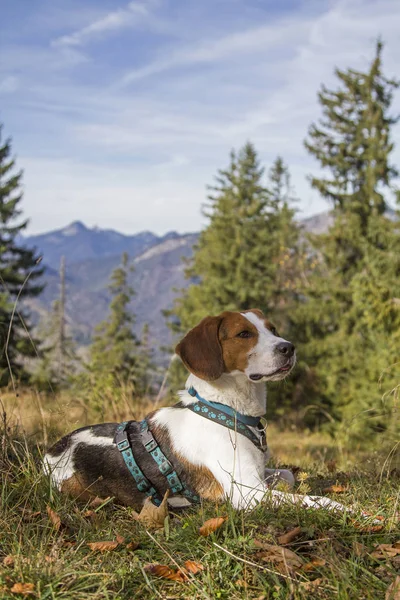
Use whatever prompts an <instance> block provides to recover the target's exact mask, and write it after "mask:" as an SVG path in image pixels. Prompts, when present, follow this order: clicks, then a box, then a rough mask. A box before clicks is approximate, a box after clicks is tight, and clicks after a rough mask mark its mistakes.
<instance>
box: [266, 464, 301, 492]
mask: <svg viewBox="0 0 400 600" xmlns="http://www.w3.org/2000/svg"><path fill="white" fill-rule="evenodd" d="M280 482H284V483H285V484H286V485H287V486H288V487H289V488H290V489H292V488H293V487H294V484H295V478H294V475H293V473H292V471H289V469H265V483H266V485H267V486H268V487H269V488H273V487H276V486H277V485H278V483H280Z"/></svg>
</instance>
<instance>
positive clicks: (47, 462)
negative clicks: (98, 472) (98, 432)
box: [43, 429, 114, 489]
mask: <svg viewBox="0 0 400 600" xmlns="http://www.w3.org/2000/svg"><path fill="white" fill-rule="evenodd" d="M78 444H86V445H87V446H113V445H114V444H113V439H112V438H111V437H105V436H95V435H93V433H92V431H91V430H90V429H86V430H84V431H78V432H76V433H74V434H73V435H72V436H71V440H70V445H69V447H68V448H67V449H66V450H64V452H62V453H61V454H59V455H58V456H53V455H52V454H45V456H44V460H43V462H44V470H45V472H46V473H47V474H48V475H51V478H52V480H53V482H54V483H55V484H56V486H57V487H58V489H60V488H61V485H62V483H63V481H65V480H67V479H69V478H70V477H72V475H73V474H74V472H75V465H74V460H73V456H74V450H75V448H76V446H77V445H78Z"/></svg>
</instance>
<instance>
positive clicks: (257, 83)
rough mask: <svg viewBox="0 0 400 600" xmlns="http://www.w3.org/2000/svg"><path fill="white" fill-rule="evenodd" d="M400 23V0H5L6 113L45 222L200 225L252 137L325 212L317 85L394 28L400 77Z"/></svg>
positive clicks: (392, 47)
mask: <svg viewBox="0 0 400 600" xmlns="http://www.w3.org/2000/svg"><path fill="white" fill-rule="evenodd" d="M399 23H400V3H399V2H398V0H374V1H372V0H331V1H325V0H316V1H313V0H311V1H300V0H280V1H278V0H202V1H201V2H199V1H198V0H137V1H135V0H134V1H132V2H125V3H124V2H123V1H121V2H118V1H117V0H114V1H106V0H35V1H34V2H32V0H15V1H14V2H6V3H4V5H3V6H2V22H1V25H0V27H1V31H0V56H1V59H0V121H2V122H3V123H4V127H5V134H6V135H11V136H12V138H13V147H14V151H15V153H16V154H17V157H18V166H19V167H21V168H23V169H24V172H25V176H24V184H25V197H24V205H23V208H24V212H25V215H26V216H27V217H29V218H30V220H31V221H30V226H29V232H30V233H37V232H42V231H47V230H49V229H54V228H58V227H62V226H64V225H66V224H68V223H69V222H71V221H73V220H76V219H79V220H82V221H83V222H85V223H86V224H87V225H89V226H94V225H97V226H99V227H103V228H113V229H117V230H119V231H122V232H125V233H133V232H136V231H140V230H143V229H148V230H152V231H154V232H156V233H163V232H165V231H168V230H171V229H175V230H178V231H181V232H184V231H195V230H199V229H200V227H201V226H202V225H203V223H204V221H203V218H202V216H201V212H200V207H201V203H202V202H203V201H204V199H205V196H206V185H207V184H211V183H212V181H213V176H214V175H215V173H216V170H217V169H218V168H220V167H224V166H226V164H227V161H228V155H229V151H230V149H231V148H232V147H235V148H238V147H240V146H241V145H243V144H244V143H245V142H246V141H247V140H251V141H253V142H254V144H255V145H256V147H257V149H258V151H259V154H260V157H261V159H262V162H263V164H265V165H266V166H267V167H269V166H270V164H271V163H272V161H273V160H274V158H275V157H276V156H277V155H278V154H280V155H282V156H283V158H284V159H285V160H286V162H287V163H288V164H289V166H290V169H291V173H292V183H293V186H294V187H295V191H296V194H297V196H298V197H299V198H300V203H299V208H300V209H301V211H302V213H303V215H310V214H313V213H316V212H319V211H321V210H325V209H326V208H327V204H326V203H325V202H324V201H323V200H321V199H320V198H318V195H317V194H316V192H314V191H312V190H311V189H310V186H309V184H308V182H307V180H306V176H307V174H309V173H316V172H317V170H318V166H317V164H316V163H315V162H314V161H313V159H312V158H311V157H310V156H308V155H307V153H306V151H305V149H304V147H303V139H304V137H305V134H306V132H307V128H308V126H309V124H310V123H311V122H312V121H313V120H315V119H316V118H318V117H319V115H320V111H319V107H318V104H317V91H318V89H319V87H320V84H321V83H322V82H324V83H325V84H327V85H328V86H329V85H332V84H334V82H335V78H334V75H333V69H334V67H335V66H338V67H340V68H346V67H347V66H352V67H354V68H366V67H367V65H368V64H369V62H370V60H371V57H372V55H373V52H374V45H375V40H376V38H377V36H378V35H381V36H382V37H383V39H384V41H385V42H386V47H385V52H384V66H385V71H386V73H387V74H388V75H397V76H399V77H400V67H399V62H398V57H399V56H400V36H399V33H398V32H399ZM396 110H397V111H398V112H400V92H399V93H398V94H397V97H396V99H395V103H394V108H393V112H396ZM394 140H395V141H396V142H397V146H400V128H399V127H398V126H397V127H396V130H395V132H394ZM393 160H394V162H396V163H397V165H400V151H399V149H398V148H397V149H396V151H395V153H394V155H393Z"/></svg>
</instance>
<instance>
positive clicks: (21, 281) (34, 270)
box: [0, 125, 43, 386]
mask: <svg viewBox="0 0 400 600" xmlns="http://www.w3.org/2000/svg"><path fill="white" fill-rule="evenodd" d="M2 131H3V130H2V126H1V125H0V386H4V385H7V384H8V383H10V381H15V380H16V379H26V378H27V376H28V374H27V371H26V368H25V367H24V360H26V359H27V358H30V357H33V356H35V346H34V344H35V341H34V340H33V339H32V337H31V336H30V335H29V333H28V332H29V329H30V325H29V316H28V314H27V312H26V310H23V309H22V308H21V306H20V301H21V300H23V299H26V298H30V297H34V296H37V295H38V294H39V293H40V292H41V291H42V289H43V287H42V286H41V285H39V284H38V283H35V282H36V280H37V278H38V277H39V276H40V275H41V274H42V272H43V271H42V269H40V268H38V266H37V265H38V263H39V259H38V257H37V255H36V253H35V251H34V250H30V249H28V248H26V247H25V246H24V245H23V244H22V243H21V241H20V240H19V239H18V238H19V235H20V234H21V233H22V232H23V231H24V230H25V229H26V227H27V225H28V221H27V220H24V219H22V220H20V217H21V214H22V211H21V208H20V202H21V200H22V191H21V181H22V172H21V171H15V160H14V159H13V158H12V149H11V141H10V140H9V139H6V140H3V137H2ZM30 337H31V339H30Z"/></svg>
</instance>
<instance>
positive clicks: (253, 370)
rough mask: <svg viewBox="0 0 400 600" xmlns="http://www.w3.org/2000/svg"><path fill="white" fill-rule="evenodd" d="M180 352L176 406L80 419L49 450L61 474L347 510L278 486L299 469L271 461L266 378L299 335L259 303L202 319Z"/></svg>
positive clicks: (93, 482) (76, 482) (88, 486)
mask: <svg viewBox="0 0 400 600" xmlns="http://www.w3.org/2000/svg"><path fill="white" fill-rule="evenodd" d="M176 354H177V355H178V356H179V357H180V358H181V360H182V361H183V363H184V365H185V366H186V368H187V369H188V370H189V372H190V375H189V377H188V380H187V384H186V389H185V390H184V391H181V392H179V402H178V403H177V404H176V405H175V406H170V407H164V408H159V409H157V410H155V411H153V412H151V413H150V414H149V415H147V417H146V418H145V419H144V420H143V421H142V422H141V423H139V422H137V421H129V422H125V423H123V424H118V423H104V424H100V425H92V426H89V427H83V428H81V429H78V430H76V431H74V432H72V433H70V434H68V435H66V436H65V437H63V438H62V439H61V440H59V441H58V442H57V443H56V444H55V445H54V446H53V447H52V448H50V449H49V450H48V452H47V454H46V455H45V458H44V465H45V470H46V472H47V473H49V474H50V476H51V479H52V481H53V482H54V484H55V485H56V486H57V487H58V488H59V489H60V490H61V491H62V492H66V493H68V494H70V495H72V496H74V497H76V498H80V499H82V500H85V501H86V500H89V499H90V498H91V497H94V496H100V497H103V498H104V497H108V496H113V497H114V498H115V500H116V501H117V502H119V503H122V504H125V505H131V506H135V507H140V505H142V504H143V502H144V500H145V498H146V497H149V496H151V497H152V498H153V500H155V501H156V502H159V501H160V498H162V497H163V495H164V494H165V492H166V491H167V490H170V497H169V500H168V501H169V503H170V504H171V505H172V506H176V507H178V506H179V507H183V506H187V505H189V504H193V503H194V502H198V501H199V500H201V499H204V500H211V501H217V502H218V501H224V500H230V502H231V503H232V505H233V506H234V507H235V508H237V509H246V508H252V507H254V506H255V505H256V504H258V503H259V502H260V501H261V500H263V499H264V498H266V499H268V498H269V500H270V501H272V503H273V504H274V505H279V504H282V503H292V504H297V505H301V506H304V507H307V508H320V507H325V508H328V509H334V510H344V507H343V506H342V505H340V504H338V503H337V502H334V501H332V500H330V499H329V498H323V497H315V496H314V497H313V496H302V495H296V494H292V493H289V492H283V491H279V490H276V489H274V487H275V483H276V481H278V480H279V479H283V480H285V481H286V482H287V483H288V484H289V485H293V483H294V478H293V475H292V474H291V473H290V471H283V470H273V469H266V460H267V458H268V452H267V451H266V445H265V435H264V429H263V427H262V426H261V425H260V422H259V420H260V417H261V416H262V415H264V414H265V412H266V385H265V384H266V382H268V381H279V380H281V379H284V378H285V377H286V376H287V375H288V374H289V373H290V372H291V371H292V369H293V367H294V365H295V362H296V353H295V347H294V345H293V344H292V343H291V342H289V341H287V340H285V339H283V338H282V337H280V336H279V335H278V333H277V331H276V329H275V327H274V326H273V325H272V323H271V322H270V321H269V320H268V319H267V318H266V317H265V316H264V315H263V313H262V312H261V311H260V310H258V309H253V310H247V311H243V312H231V311H225V312H223V313H221V314H219V315H217V316H213V317H211V316H209V317H206V318H205V319H203V320H202V321H201V322H200V323H199V324H198V325H197V326H196V327H194V329H192V330H191V331H189V333H188V334H187V335H186V336H185V337H184V338H183V339H182V340H181V341H180V342H179V344H178V345H177V347H176Z"/></svg>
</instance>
